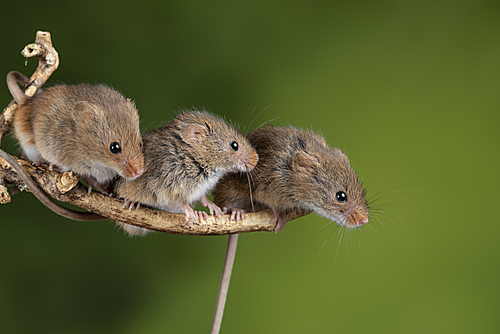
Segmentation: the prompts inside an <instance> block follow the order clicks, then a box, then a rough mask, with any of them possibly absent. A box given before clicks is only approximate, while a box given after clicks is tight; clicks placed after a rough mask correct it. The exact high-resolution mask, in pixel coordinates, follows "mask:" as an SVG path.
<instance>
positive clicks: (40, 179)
mask: <svg viewBox="0 0 500 334" xmlns="http://www.w3.org/2000/svg"><path fill="white" fill-rule="evenodd" d="M22 54H23V56H25V57H38V59H39V64H38V67H37V69H36V71H35V73H34V74H33V75H32V76H31V78H30V79H29V80H28V82H27V84H26V85H25V87H24V88H23V90H24V91H25V94H26V95H28V96H33V95H34V94H35V93H36V91H37V90H38V89H39V88H40V87H41V86H42V85H43V84H44V83H45V82H46V81H47V79H48V78H49V77H50V75H51V74H52V73H53V72H54V71H55V70H56V69H57V67H58V66H59V57H58V54H57V52H56V50H55V49H54V48H53V47H52V42H51V40H50V33H48V32H41V31H39V32H37V37H36V41H35V43H33V44H29V45H28V46H26V47H25V48H24V50H23V52H22ZM16 110H17V104H16V103H15V102H14V101H12V102H11V103H9V105H8V106H7V108H5V109H4V111H3V113H2V114H1V115H0V141H1V139H2V137H3V136H4V135H5V134H6V133H7V132H8V131H9V130H10V127H11V126H12V122H13V119H14V114H15V111H16ZM0 147H1V146H0ZM13 158H14V160H15V161H16V162H17V163H18V164H19V165H21V167H22V168H23V169H24V171H25V172H26V173H27V174H28V175H29V176H31V178H32V179H33V180H34V181H35V182H36V183H37V184H38V185H39V186H40V187H41V188H42V189H43V190H44V191H45V193H46V194H47V195H48V196H50V197H52V198H53V199H55V200H58V201H61V202H65V203H70V204H73V205H76V206H78V207H80V208H82V209H85V210H88V211H90V212H93V213H96V214H98V215H101V216H103V217H105V218H109V219H113V220H117V221H121V222H123V223H126V224H131V225H134V226H138V227H142V228H146V229H149V230H154V231H159V232H166V233H172V234H184V235H225V234H234V233H246V232H255V231H268V232H273V231H274V229H275V227H276V223H273V224H271V223H270V222H271V220H272V218H273V217H274V214H273V212H272V210H263V211H259V212H256V213H248V214H246V215H245V217H246V218H245V220H244V221H239V222H234V221H230V215H224V216H221V217H214V216H209V218H208V220H203V221H198V222H197V223H195V224H193V225H192V226H189V224H188V223H186V220H185V215H183V214H177V213H171V212H166V211H160V210H152V209H148V208H145V207H141V208H140V209H138V210H132V211H129V210H126V209H123V208H122V206H123V201H122V200H119V199H116V198H111V197H108V196H105V195H103V194H101V193H98V192H95V191H93V192H91V193H90V194H88V192H87V189H86V188H85V187H84V186H83V185H82V184H81V183H80V182H79V177H78V175H76V174H74V173H73V172H67V173H63V174H61V173H59V172H57V171H49V170H48V169H47V168H45V167H36V166H33V165H32V164H31V163H30V162H28V161H26V160H23V159H20V158H17V157H13ZM7 184H17V185H18V188H19V189H20V190H26V189H27V188H28V187H27V186H26V185H25V183H24V182H23V181H22V179H21V177H19V175H18V174H17V173H16V172H15V170H14V168H13V167H12V166H11V164H9V163H8V162H7V161H6V160H5V159H3V158H0V204H5V203H9V202H10V201H11V198H10V195H9V193H8V191H7ZM308 213H309V212H307V211H301V210H296V211H292V212H289V213H286V214H285V219H286V220H287V221H290V220H293V219H296V218H299V217H301V216H304V215H306V214H308Z"/></svg>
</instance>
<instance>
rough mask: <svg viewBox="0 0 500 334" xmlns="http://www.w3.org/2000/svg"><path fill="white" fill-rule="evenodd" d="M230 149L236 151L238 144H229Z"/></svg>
mask: <svg viewBox="0 0 500 334" xmlns="http://www.w3.org/2000/svg"><path fill="white" fill-rule="evenodd" d="M231 148H232V149H233V151H238V143H237V142H235V141H233V142H232V143H231Z"/></svg>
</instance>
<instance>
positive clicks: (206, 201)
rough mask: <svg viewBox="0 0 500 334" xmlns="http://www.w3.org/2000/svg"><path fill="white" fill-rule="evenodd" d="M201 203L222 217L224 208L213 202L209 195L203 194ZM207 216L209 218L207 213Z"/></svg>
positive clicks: (211, 212)
mask: <svg viewBox="0 0 500 334" xmlns="http://www.w3.org/2000/svg"><path fill="white" fill-rule="evenodd" d="M200 204H201V205H202V206H203V207H205V208H208V210H209V211H210V214H211V215H213V214H214V212H215V215H216V216H217V217H220V216H221V215H222V214H223V213H222V210H221V208H219V207H218V206H217V205H216V204H215V203H213V202H212V201H210V200H209V199H208V198H207V196H205V195H203V196H202V197H201V198H200ZM207 218H208V215H207Z"/></svg>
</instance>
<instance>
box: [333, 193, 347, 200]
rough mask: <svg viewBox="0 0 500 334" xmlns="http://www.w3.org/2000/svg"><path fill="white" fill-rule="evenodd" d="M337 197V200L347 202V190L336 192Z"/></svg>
mask: <svg viewBox="0 0 500 334" xmlns="http://www.w3.org/2000/svg"><path fill="white" fill-rule="evenodd" d="M335 198H336V199H337V201H339V202H340V203H343V202H347V195H346V193H345V192H343V191H339V192H338V193H336V194H335Z"/></svg>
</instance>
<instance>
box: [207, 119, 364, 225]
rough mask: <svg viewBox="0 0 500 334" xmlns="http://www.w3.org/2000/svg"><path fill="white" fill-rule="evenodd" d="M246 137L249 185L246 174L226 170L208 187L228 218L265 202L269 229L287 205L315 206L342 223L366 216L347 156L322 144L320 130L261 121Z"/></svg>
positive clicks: (357, 222) (281, 221)
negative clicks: (250, 155) (250, 149)
mask: <svg viewBox="0 0 500 334" xmlns="http://www.w3.org/2000/svg"><path fill="white" fill-rule="evenodd" d="M248 140H249V141H250V143H251V144H252V145H253V146H254V147H255V149H256V151H257V153H258V155H259V162H258V164H257V166H256V167H255V169H254V170H253V171H252V172H251V173H250V178H249V179H250V180H251V187H250V186H249V181H248V179H247V177H246V175H242V174H228V175H226V176H225V177H224V178H223V179H221V181H220V182H219V183H218V184H217V186H216V187H215V189H214V197H215V198H214V202H215V203H216V204H217V205H219V206H220V207H225V208H226V209H225V211H232V218H236V219H239V218H244V212H245V211H249V210H255V211H258V210H262V209H264V208H271V209H272V210H273V212H274V218H273V220H272V222H277V225H276V228H275V232H277V231H278V230H280V229H281V230H283V229H284V226H285V224H286V221H285V219H284V216H283V212H285V211H286V210H290V209H293V208H301V209H305V210H309V211H315V212H316V213H318V214H319V215H321V216H324V217H326V218H329V219H331V220H334V221H336V222H337V223H338V224H340V225H343V226H348V227H358V226H361V225H363V224H366V223H367V222H368V219H369V208H368V205H367V203H366V200H365V191H364V189H363V187H362V186H361V184H360V183H359V181H358V178H357V176H356V173H355V172H354V170H353V169H352V168H351V166H350V165H349V160H348V158H347V156H346V155H345V154H344V153H342V151H340V150H339V149H338V148H330V147H328V145H327V143H326V141H325V139H324V138H323V137H322V136H320V135H318V134H316V133H314V132H313V131H303V130H299V129H296V128H293V127H278V126H267V127H263V128H260V129H258V130H256V131H254V132H253V133H252V134H251V135H249V136H248ZM227 208H229V209H227Z"/></svg>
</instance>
